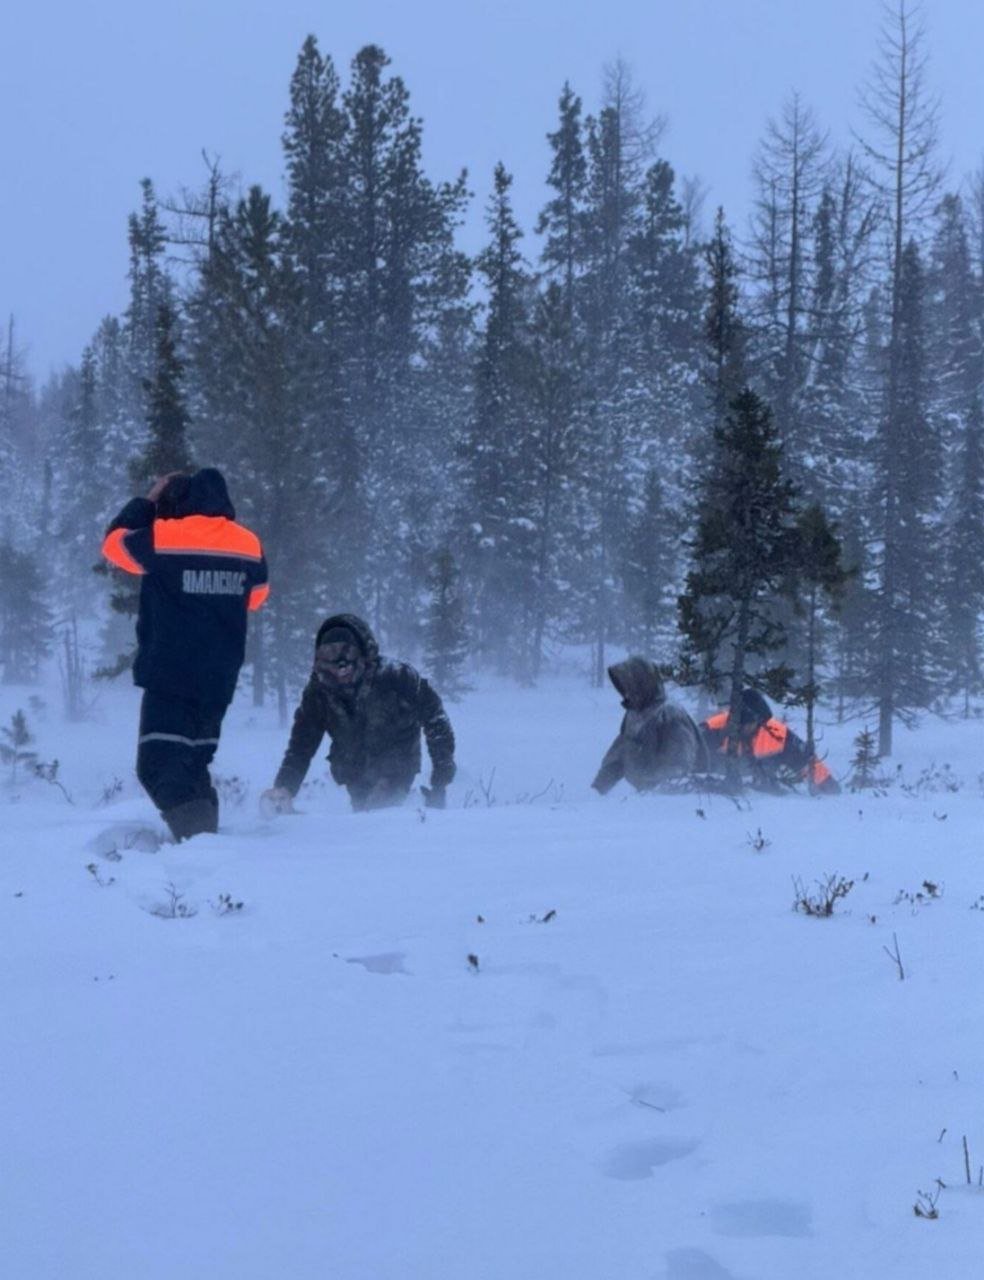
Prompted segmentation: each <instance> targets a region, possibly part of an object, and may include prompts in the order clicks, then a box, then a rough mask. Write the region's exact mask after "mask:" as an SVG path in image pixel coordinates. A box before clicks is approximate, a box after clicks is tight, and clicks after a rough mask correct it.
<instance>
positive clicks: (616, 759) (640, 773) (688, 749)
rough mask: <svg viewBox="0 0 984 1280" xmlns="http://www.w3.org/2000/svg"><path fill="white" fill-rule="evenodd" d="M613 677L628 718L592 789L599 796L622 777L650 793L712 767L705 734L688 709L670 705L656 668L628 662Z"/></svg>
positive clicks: (640, 661) (614, 670) (612, 672)
mask: <svg viewBox="0 0 984 1280" xmlns="http://www.w3.org/2000/svg"><path fill="white" fill-rule="evenodd" d="M608 676H609V679H610V680H611V682H612V684H613V685H614V686H615V688H616V689H617V690H618V692H619V694H620V695H621V698H622V706H623V707H624V708H625V716H624V717H623V719H622V727H621V729H620V730H619V734H618V737H617V738H616V739H615V741H614V742H613V743H612V745H611V746H610V747H609V749H608V751H607V752H606V754H605V758H604V760H602V762H601V768H600V769H599V770H598V774H597V777H596V778H595V780H594V782H592V784H591V785H592V786H593V787H594V789H595V790H596V791H600V792H601V794H602V795H604V794H605V793H606V792H607V791H610V790H611V789H612V787H614V786H615V784H616V782H618V781H619V780H620V779H622V778H624V779H625V780H626V782H629V783H631V785H632V786H633V787H635V788H636V789H637V790H638V791H649V790H651V789H652V788H654V787H658V786H659V785H660V784H661V783H663V782H666V781H668V780H670V779H672V778H680V777H686V776H687V775H689V774H692V773H699V772H702V771H703V770H705V769H706V768H707V753H706V751H705V748H704V744H703V741H702V739H701V735H700V730H699V729H698V728H697V725H696V724H695V723H694V721H693V720H692V719H691V717H690V716H689V715H688V714H687V712H686V711H684V709H683V708H682V707H678V706H676V705H675V704H674V703H672V702H667V701H666V690H665V688H664V687H663V680H662V677H661V676H660V674H659V670H658V668H657V667H656V665H655V663H652V662H648V661H647V660H646V659H645V658H640V657H632V658H626V660H625V661H624V662H619V663H616V665H615V666H612V667H609V668H608Z"/></svg>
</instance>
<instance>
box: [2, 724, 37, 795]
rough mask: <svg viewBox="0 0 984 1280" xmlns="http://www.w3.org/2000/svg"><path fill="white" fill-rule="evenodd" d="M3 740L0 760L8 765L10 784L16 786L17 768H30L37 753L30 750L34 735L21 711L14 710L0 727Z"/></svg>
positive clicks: (34, 761) (35, 760) (35, 759)
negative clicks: (8, 722) (7, 720)
mask: <svg viewBox="0 0 984 1280" xmlns="http://www.w3.org/2000/svg"><path fill="white" fill-rule="evenodd" d="M0 734H2V736H3V741H2V742H0V761H2V762H3V763H4V764H6V765H9V766H10V785H11V786H12V787H16V786H17V770H18V767H20V768H21V769H30V768H31V767H32V766H33V765H34V764H35V763H36V762H37V758H38V754H37V752H36V751H32V750H31V743H32V742H33V741H34V735H33V734H32V733H31V730H30V729H29V728H28V724H27V716H25V714H24V712H23V711H15V712H14V714H13V715H12V716H11V717H10V724H5V725H4V726H3V728H2V729H0Z"/></svg>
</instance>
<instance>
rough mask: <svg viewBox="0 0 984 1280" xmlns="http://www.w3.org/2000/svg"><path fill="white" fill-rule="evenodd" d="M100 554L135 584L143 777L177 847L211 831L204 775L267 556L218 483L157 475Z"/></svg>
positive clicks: (213, 819)
mask: <svg viewBox="0 0 984 1280" xmlns="http://www.w3.org/2000/svg"><path fill="white" fill-rule="evenodd" d="M102 551H103V555H104V556H105V557H106V559H107V560H108V561H109V562H110V564H112V565H115V566H116V568H117V569H122V570H123V571H124V572H125V573H132V574H136V575H138V576H139V577H140V609H139V613H138V615H137V653H136V657H135V659H134V663H133V682H134V684H136V685H138V686H139V687H140V688H142V689H143V691H144V694H143V701H142V703H141V706H140V736H139V740H138V745H137V777H138V778H139V779H140V781H141V783H142V784H143V787H144V789H145V790H146V791H147V793H148V795H149V796H150V798H151V799H152V800H153V802H154V804H156V805H157V808H158V809H159V810H160V812H161V815H162V816H163V818H164V820H165V822H166V823H167V825H168V826H169V827H170V829H171V833H172V835H173V836H174V838H175V840H187V839H188V838H189V837H191V836H194V835H198V834H200V833H201V832H214V831H217V830H218V824H219V801H218V796H217V795H216V792H215V788H214V787H213V786H212V780H211V778H210V777H209V772H208V766H209V765H210V764H211V762H212V757H213V756H214V755H215V751H216V748H217V747H218V745H219V734H220V732H221V729H222V720H223V717H224V716H225V713H226V709H227V708H228V706H229V703H230V702H231V701H232V695H233V693H234V692H235V689H236V680H237V678H238V676H239V668H240V667H241V666H242V664H243V655H244V652H245V646H246V617H247V614H248V612H249V611H250V610H252V609H259V608H260V606H261V605H262V604H263V602H264V601H265V600H266V598H267V595H268V594H269V591H270V588H269V587H268V586H267V566H266V560H265V558H264V555H263V548H262V546H261V545H260V540H259V538H258V537H257V536H256V534H255V533H252V532H251V531H250V530H249V529H246V528H244V527H243V525H241V524H237V523H236V513H235V510H234V509H233V506H232V503H231V502H230V500H229V491H228V489H227V488H226V482H225V479H224V478H223V476H222V473H221V472H219V471H216V470H215V469H214V468H213V467H206V468H205V469H204V470H202V471H196V472H195V474H194V475H186V474H184V473H179V472H173V473H172V474H170V475H167V476H162V477H161V478H160V479H159V480H158V481H157V482H156V483H155V484H154V486H153V488H152V489H151V490H150V492H149V493H148V495H147V497H146V498H133V499H131V501H130V502H128V503H127V504H126V506H125V507H124V508H123V510H122V511H121V512H120V514H119V515H118V516H117V517H116V519H115V520H113V522H112V523H111V524H110V526H109V528H108V530H107V531H106V536H105V538H104V539H103V544H102Z"/></svg>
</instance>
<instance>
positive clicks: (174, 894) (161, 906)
mask: <svg viewBox="0 0 984 1280" xmlns="http://www.w3.org/2000/svg"><path fill="white" fill-rule="evenodd" d="M166 892H167V901H166V902H156V903H154V905H153V906H152V907H150V908H148V910H149V911H150V914H151V915H152V916H157V918H158V919H159V920H190V919H191V917H192V916H197V915H198V908H197V907H193V906H191V905H190V904H189V903H187V902H185V900H184V894H183V893H179V892H178V890H177V888H176V887H175V886H174V885H173V884H169V885H168V886H167V890H166Z"/></svg>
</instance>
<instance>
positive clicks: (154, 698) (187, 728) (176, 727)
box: [137, 689, 226, 840]
mask: <svg viewBox="0 0 984 1280" xmlns="http://www.w3.org/2000/svg"><path fill="white" fill-rule="evenodd" d="M225 713H226V708H225V706H224V705H220V706H216V705H210V704H206V703H201V702H192V701H188V700H186V699H183V698H172V697H170V696H168V695H166V694H161V693H154V692H153V691H152V690H150V689H147V690H145V691H144V696H143V702H142V703H141V705H140V737H139V740H138V743H137V777H138V778H139V779H140V782H141V784H142V786H143V788H144V790H145V791H146V792H147V794H148V795H149V796H150V798H151V800H153V802H154V804H155V805H156V806H157V807H158V809H159V810H160V811H161V814H162V815H163V817H164V820H165V821H166V822H167V824H168V826H169V827H170V828H171V831H172V832H173V834H174V837H175V839H176V840H185V839H187V838H188V837H189V836H193V835H197V834H198V833H199V832H202V831H216V830H217V829H218V822H219V798H218V796H217V795H216V792H215V788H214V787H213V786H212V779H211V778H210V777H209V772H208V766H209V765H210V764H211V762H212V758H213V756H214V755H215V751H216V748H217V747H218V745H219V734H220V732H221V730H222V718H223V716H224V715H225Z"/></svg>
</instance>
